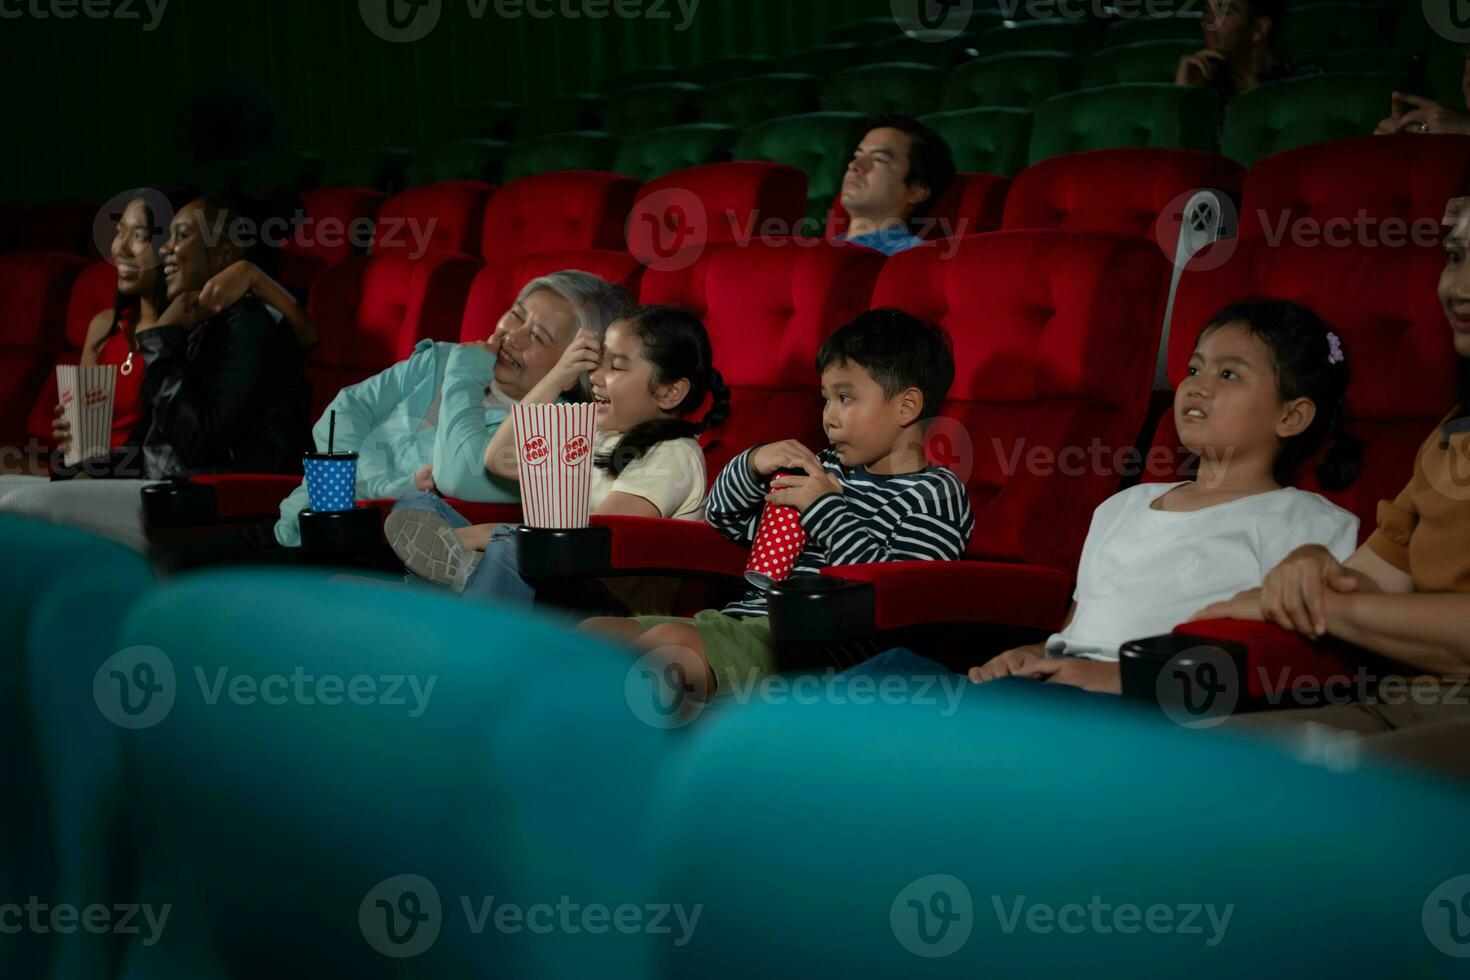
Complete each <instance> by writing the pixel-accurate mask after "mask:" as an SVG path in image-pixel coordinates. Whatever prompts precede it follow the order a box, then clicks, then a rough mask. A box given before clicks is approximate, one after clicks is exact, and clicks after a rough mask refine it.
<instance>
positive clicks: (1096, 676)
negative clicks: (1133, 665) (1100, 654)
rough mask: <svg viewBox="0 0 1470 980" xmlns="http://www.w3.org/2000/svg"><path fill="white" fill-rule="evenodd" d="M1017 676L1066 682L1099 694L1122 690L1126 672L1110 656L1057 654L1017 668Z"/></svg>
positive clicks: (1115, 692)
mask: <svg viewBox="0 0 1470 980" xmlns="http://www.w3.org/2000/svg"><path fill="white" fill-rule="evenodd" d="M1016 676H1017V677H1029V678H1031V679H1032V680H1037V681H1046V682H1047V683H1049V684H1066V685H1067V686H1068V687H1080V688H1082V690H1084V691H1093V692H1096V693H1098V694H1122V693H1123V672H1122V670H1121V669H1120V668H1119V667H1118V665H1117V663H1115V662H1113V661H1109V660H1082V659H1079V658H1077V657H1054V658H1051V659H1043V660H1034V661H1032V662H1031V663H1029V664H1027V665H1026V666H1024V667H1022V668H1021V669H1020V670H1019V671H1017V672H1016Z"/></svg>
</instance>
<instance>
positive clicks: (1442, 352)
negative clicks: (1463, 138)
mask: <svg viewBox="0 0 1470 980" xmlns="http://www.w3.org/2000/svg"><path fill="white" fill-rule="evenodd" d="M1221 249H1224V250H1227V251H1229V250H1232V249H1233V254H1231V255H1230V258H1229V259H1228V261H1225V262H1224V264H1223V265H1220V266H1219V267H1218V268H1214V269H1210V268H1209V266H1211V265H1217V264H1219V263H1220V252H1219V250H1221ZM1443 266H1444V252H1443V251H1442V250H1441V249H1439V248H1432V247H1418V248H1415V247H1403V248H1382V247H1379V248H1330V247H1326V246H1319V247H1315V248H1309V247H1307V248H1304V247H1299V246H1293V245H1290V244H1289V243H1288V244H1283V245H1282V246H1281V247H1279V248H1272V247H1271V246H1270V244H1269V242H1268V241H1267V239H1266V238H1264V237H1263V236H1257V237H1255V238H1251V239H1246V240H1242V241H1240V242H1238V243H1236V242H1221V243H1218V244H1216V245H1213V246H1211V247H1210V248H1209V249H1206V250H1205V251H1204V252H1202V253H1200V255H1198V256H1196V257H1195V259H1194V260H1193V261H1192V262H1191V264H1190V265H1189V266H1188V267H1187V268H1186V270H1185V274H1184V276H1183V278H1182V279H1181V280H1180V284H1179V294H1178V296H1177V298H1176V301H1175V308H1174V320H1173V327H1172V330H1171V336H1170V341H1169V357H1168V364H1169V382H1170V384H1172V385H1174V386H1176V387H1177V385H1178V384H1179V381H1180V379H1181V378H1183V376H1184V374H1185V370H1186V368H1187V366H1188V362H1189V355H1190V353H1191V352H1192V351H1193V350H1194V341H1195V338H1196V337H1197V335H1198V333H1199V329H1200V327H1202V326H1203V325H1204V324H1205V323H1206V322H1208V320H1209V319H1210V317H1211V316H1213V315H1214V314H1215V313H1216V312H1218V311H1219V310H1220V309H1221V308H1222V307H1224V306H1225V305H1226V304H1227V303H1230V302H1232V301H1234V300H1238V299H1245V298H1248V297H1253V296H1269V297H1275V298H1280V299H1289V300H1295V301H1296V302H1298V303H1302V304H1304V305H1306V306H1308V307H1310V308H1311V309H1312V310H1314V311H1315V312H1316V313H1317V315H1318V316H1320V317H1322V318H1323V319H1324V320H1325V321H1327V323H1328V325H1329V326H1330V327H1331V328H1332V329H1333V330H1335V331H1336V332H1337V333H1338V335H1339V336H1340V337H1341V338H1342V344H1343V350H1344V352H1345V353H1346V355H1347V359H1348V364H1349V366H1350V367H1351V368H1352V372H1353V373H1352V381H1351V384H1350V386H1349V388H1348V397H1347V402H1348V410H1349V413H1350V422H1349V426H1348V429H1349V431H1350V432H1352V433H1354V434H1355V435H1357V436H1358V437H1359V438H1361V439H1362V440H1363V442H1364V467H1363V475H1362V476H1361V477H1360V478H1359V480H1358V482H1356V483H1354V484H1353V485H1352V486H1351V487H1349V488H1347V490H1345V491H1342V492H1337V493H1327V494H1326V495H1327V496H1328V497H1330V498H1331V499H1332V500H1333V501H1335V502H1336V503H1338V504H1339V505H1341V506H1343V507H1345V508H1347V509H1348V510H1350V511H1352V512H1353V513H1355V514H1357V515H1358V517H1359V519H1360V520H1361V521H1362V522H1363V523H1362V527H1361V529H1360V537H1367V535H1368V534H1369V533H1371V532H1372V530H1373V528H1374V526H1375V525H1376V512H1377V506H1378V501H1379V500H1384V499H1392V498H1394V497H1396V496H1397V495H1398V492H1399V491H1400V490H1401V489H1403V487H1404V485H1405V484H1406V483H1408V481H1409V477H1410V475H1411V474H1412V472H1413V464H1414V454H1415V452H1416V451H1417V450H1418V448H1419V444H1420V443H1422V442H1423V441H1424V439H1425V438H1426V437H1427V436H1428V435H1429V433H1430V431H1431V430H1432V429H1433V428H1434V425H1435V423H1436V422H1438V421H1439V419H1440V418H1442V417H1443V416H1444V414H1445V413H1446V412H1448V411H1449V410H1450V408H1451V407H1452V406H1453V405H1454V404H1455V398H1456V394H1455V365H1456V363H1457V359H1456V357H1455V353H1454V347H1453V342H1452V336H1451V332H1450V329H1449V325H1448V324H1447V323H1446V322H1445V317H1444V311H1443V310H1442V309H1441V308H1440V305H1439V301H1438V298H1437V295H1436V291H1435V290H1436V284H1437V282H1438V279H1439V274H1440V270H1441V269H1442V268H1443ZM1154 446H1155V451H1156V452H1158V453H1160V454H1161V458H1166V459H1167V460H1168V461H1170V462H1172V461H1173V460H1175V459H1178V458H1181V457H1182V456H1183V455H1184V454H1183V451H1182V450H1181V449H1179V448H1178V435H1177V432H1176V429H1175V427H1174V419H1173V414H1172V413H1169V414H1167V415H1166V416H1165V417H1164V418H1163V419H1162V420H1161V422H1160V425H1159V430H1158V433H1157V434H1156V436H1155V439H1154ZM1174 472H1175V471H1174V469H1173V468H1172V467H1171V466H1166V467H1162V468H1158V469H1154V468H1151V469H1150V470H1149V471H1148V472H1147V474H1146V476H1145V478H1146V479H1151V480H1169V479H1178V477H1177V476H1175V475H1174ZM1299 485H1300V486H1301V487H1302V488H1304V489H1309V490H1317V489H1319V488H1318V486H1317V484H1316V481H1315V479H1314V478H1313V476H1312V474H1311V473H1310V472H1307V473H1305V474H1304V475H1303V477H1302V478H1301V480H1300V481H1299Z"/></svg>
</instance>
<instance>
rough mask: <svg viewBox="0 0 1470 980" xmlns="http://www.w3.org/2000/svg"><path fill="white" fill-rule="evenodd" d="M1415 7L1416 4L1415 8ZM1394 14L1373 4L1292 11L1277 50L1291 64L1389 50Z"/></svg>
mask: <svg viewBox="0 0 1470 980" xmlns="http://www.w3.org/2000/svg"><path fill="white" fill-rule="evenodd" d="M1415 6H1418V4H1415ZM1397 19H1398V16H1397V12H1396V11H1395V10H1394V9H1393V8H1391V7H1385V6H1381V5H1379V4H1372V3H1317V4H1308V5H1306V6H1301V7H1292V8H1291V9H1290V10H1288V11H1287V13H1286V17H1285V20H1284V21H1283V23H1282V25H1281V35H1280V38H1279V40H1278V42H1277V47H1278V48H1279V49H1280V51H1281V54H1282V55H1283V56H1285V57H1287V58H1289V59H1291V60H1292V61H1303V62H1304V61H1310V60H1311V59H1312V58H1315V57H1318V56H1319V55H1324V54H1332V53H1334V52H1337V51H1352V50H1355V49H1359V48H1373V47H1382V48H1386V47H1389V46H1390V44H1391V43H1392V40H1393V37H1394V29H1395V23H1396V21H1397Z"/></svg>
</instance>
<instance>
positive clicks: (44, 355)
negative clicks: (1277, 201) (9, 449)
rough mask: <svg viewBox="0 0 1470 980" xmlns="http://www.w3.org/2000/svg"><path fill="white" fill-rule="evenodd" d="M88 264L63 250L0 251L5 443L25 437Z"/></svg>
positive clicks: (1, 427)
mask: <svg viewBox="0 0 1470 980" xmlns="http://www.w3.org/2000/svg"><path fill="white" fill-rule="evenodd" d="M88 264H89V263H88V262H87V260H86V259H84V258H82V257H81V256H79V255H68V254H64V253H61V252H11V253H9V254H6V255H0V445H19V444H20V443H22V442H24V440H25V437H26V429H27V422H28V421H29V419H30V413H31V407H32V406H33V405H35V403H36V397H37V396H38V395H39V394H40V392H41V387H42V385H43V383H44V382H45V379H46V375H47V373H48V372H51V370H52V368H53V367H54V366H55V364H56V358H57V355H58V354H60V353H61V352H62V351H63V350H64V349H65V348H66V334H67V329H66V318H67V304H68V302H69V300H70V298H71V289H72V284H73V283H74V282H75V281H76V278H77V276H79V275H80V274H81V272H82V270H83V269H85V268H86V267H87V265H88Z"/></svg>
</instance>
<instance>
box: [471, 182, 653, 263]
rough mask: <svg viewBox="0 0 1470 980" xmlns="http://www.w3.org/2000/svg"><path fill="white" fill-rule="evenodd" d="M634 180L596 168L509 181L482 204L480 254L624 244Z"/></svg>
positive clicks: (490, 256)
mask: <svg viewBox="0 0 1470 980" xmlns="http://www.w3.org/2000/svg"><path fill="white" fill-rule="evenodd" d="M637 192H638V181H636V180H634V179H633V178H631V177H624V176H621V175H619V174H611V173H604V172H602V171H600V170H562V171H555V172H552V173H544V174H535V175H532V176H530V177H522V178H520V179H519V180H513V181H511V182H510V183H508V184H506V185H505V186H504V187H501V188H500V189H499V190H497V191H496V192H495V195H494V196H493V197H492V198H491V199H490V203H489V205H488V206H487V207H486V208H485V221H484V224H483V226H482V228H481V231H480V246H479V254H480V255H482V256H484V258H485V261H487V262H498V261H501V260H503V259H508V258H513V257H515V256H519V255H526V254H528V253H533V252H556V251H566V250H568V249H613V250H621V249H622V248H623V227H624V225H626V224H627V221H628V212H629V210H631V209H632V207H633V197H634V195H635V194H637Z"/></svg>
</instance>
